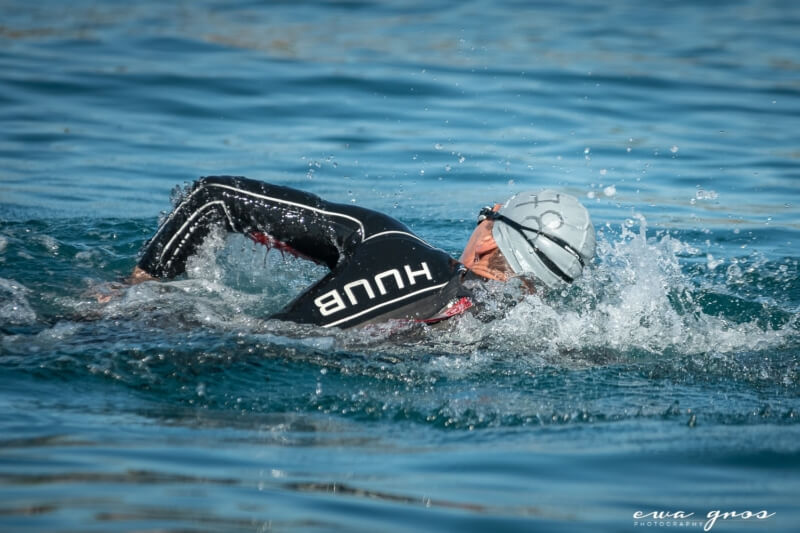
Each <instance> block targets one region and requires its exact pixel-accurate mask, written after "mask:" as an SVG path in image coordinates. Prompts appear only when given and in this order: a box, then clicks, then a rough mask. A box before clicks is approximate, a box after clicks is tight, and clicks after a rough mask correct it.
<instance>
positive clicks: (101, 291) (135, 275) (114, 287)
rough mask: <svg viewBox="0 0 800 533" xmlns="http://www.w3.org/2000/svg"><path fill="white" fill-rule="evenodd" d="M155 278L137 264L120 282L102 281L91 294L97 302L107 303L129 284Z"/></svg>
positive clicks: (136, 283)
mask: <svg viewBox="0 0 800 533" xmlns="http://www.w3.org/2000/svg"><path fill="white" fill-rule="evenodd" d="M155 279H157V278H154V277H153V276H151V275H150V274H148V273H147V272H145V271H144V270H142V269H141V268H139V267H138V266H137V267H136V268H134V269H133V272H131V275H130V277H129V278H127V279H125V280H124V281H123V282H122V283H120V282H111V283H104V284H103V285H100V286H98V287H95V289H94V292H92V294H91V296H92V298H94V299H95V300H97V303H100V304H107V303H108V302H110V301H111V300H113V299H114V298H116V297H118V296H120V295H121V294H122V293H123V291H124V290H125V289H126V288H127V287H128V286H130V285H138V284H139V283H143V282H145V281H153V280H155Z"/></svg>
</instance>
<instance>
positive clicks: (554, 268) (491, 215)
mask: <svg viewBox="0 0 800 533" xmlns="http://www.w3.org/2000/svg"><path fill="white" fill-rule="evenodd" d="M487 219H489V220H500V221H502V222H503V223H505V224H507V225H508V226H510V227H511V228H512V229H514V230H516V231H517V232H518V233H519V234H520V235H522V238H523V239H525V241H527V243H528V244H530V245H531V248H533V251H534V253H535V254H536V257H538V258H539V260H540V261H541V262H542V263H544V265H545V266H546V267H547V268H548V269H550V271H551V272H552V273H553V274H555V275H556V276H558V277H559V278H561V279H562V280H564V281H566V282H567V283H572V282H573V281H574V279H573V278H572V277H571V276H569V275H568V274H567V273H566V272H564V271H563V270H561V269H560V268H559V267H558V265H556V264H555V263H554V262H553V261H552V260H550V258H549V257H547V256H546V255H545V254H544V253H543V252H542V251H541V250H539V247H538V246H536V244H534V243H533V241H531V240H530V239H529V238H528V236H527V235H525V231H530V232H533V233H535V234H537V235H539V236H541V237H544V238H545V239H549V240H550V241H552V242H554V243H555V244H557V245H559V246H561V247H562V248H564V249H565V250H567V251H568V252H570V253H572V254H573V255H574V256H575V257H576V258H577V259H578V262H579V263H580V264H581V268H583V267H585V266H586V265H585V264H584V262H583V258H582V257H581V254H579V253H578V252H577V250H575V249H574V248H573V247H572V246H570V245H569V244H568V243H567V242H566V241H565V240H563V239H561V238H559V237H555V236H552V235H547V234H546V233H542V232H541V231H539V230H537V229H534V228H530V227H528V226H523V225H522V224H520V223H519V222H517V221H516V220H512V219H510V218H508V217H507V216H505V215H501V214H500V213H498V212H497V211H493V210H492V208H491V207H488V206H487V207H484V208H483V209H481V210H480V213H478V224H480V223H481V222H483V221H484V220H487ZM523 230H524V231H523Z"/></svg>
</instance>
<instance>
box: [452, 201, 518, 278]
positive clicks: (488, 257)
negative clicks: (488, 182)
mask: <svg viewBox="0 0 800 533" xmlns="http://www.w3.org/2000/svg"><path fill="white" fill-rule="evenodd" d="M500 207H501V205H500V204H495V206H494V207H493V208H492V211H497V210H498V209H500ZM493 227H494V221H493V220H488V219H487V220H484V221H482V222H481V223H480V224H478V226H477V227H476V228H475V231H473V232H472V235H471V236H470V238H469V241H467V245H466V246H465V247H464V251H463V252H462V253H461V257H460V258H459V259H458V260H459V261H460V262H461V263H462V264H463V265H464V266H466V267H467V268H468V269H470V270H472V271H473V272H475V273H476V274H478V275H479V276H483V277H484V278H489V279H494V280H497V281H508V279H509V278H511V277H512V276H513V275H514V272H513V271H512V270H511V267H509V266H508V264H507V263H506V262H505V259H503V258H502V254H501V253H500V249H499V248H498V247H497V242H495V240H494V237H492V228H493ZM498 255H499V256H500V259H502V261H498V259H497V258H496V256H498ZM498 263H500V264H504V265H505V267H504V268H502V269H500V268H497V265H498Z"/></svg>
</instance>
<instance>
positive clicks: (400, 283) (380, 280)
mask: <svg viewBox="0 0 800 533" xmlns="http://www.w3.org/2000/svg"><path fill="white" fill-rule="evenodd" d="M403 270H404V271H405V274H406V278H407V279H408V284H409V285H416V283H417V278H418V277H420V276H424V277H425V278H426V279H428V280H432V279H433V276H431V271H430V270H429V269H428V264H427V263H426V262H425V261H423V262H422V263H421V264H420V269H419V270H411V267H410V266H409V265H403ZM385 280H394V286H396V287H397V289H398V290H400V289H404V288H405V286H406V284H405V282H404V280H403V276H402V275H401V274H400V270H398V269H396V268H392V269H390V270H386V271H384V272H381V273H380V274H376V275H375V276H374V277H373V279H372V281H370V280H369V279H367V278H363V279H357V280H356V281H351V282H350V283H348V284H346V285H345V286H344V287H343V290H344V294H345V296H346V297H347V301H348V302H350V304H349V305H358V297H357V296H356V292H358V293H359V294H360V296H361V297H362V298H363V296H364V295H366V297H367V298H368V299H370V300H373V299H375V290H374V289H373V285H374V286H375V287H377V289H378V294H380V295H381V296H383V295H385V294H387V292H388V291H387V288H386V284H385V283H384V282H385ZM314 305H316V306H317V307H318V308H319V312H320V314H321V315H322V316H330V315H332V314H334V313H338V312H339V311H342V310H344V309H346V308H347V307H348V304H347V303H345V300H344V298H342V295H341V293H340V292H339V290H338V289H333V290H330V291H328V292H326V293H325V294H323V295H322V296H319V297H317V298H315V299H314Z"/></svg>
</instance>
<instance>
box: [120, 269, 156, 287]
mask: <svg viewBox="0 0 800 533" xmlns="http://www.w3.org/2000/svg"><path fill="white" fill-rule="evenodd" d="M156 279H157V278H154V277H153V276H151V275H150V274H148V273H147V272H145V271H144V270H142V269H141V268H139V267H138V266H137V267H135V268H134V269H133V272H132V273H131V277H129V278H128V279H127V280H126V281H127V282H128V283H130V284H131V285H138V284H139V283H143V282H145V281H155V280H156Z"/></svg>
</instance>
